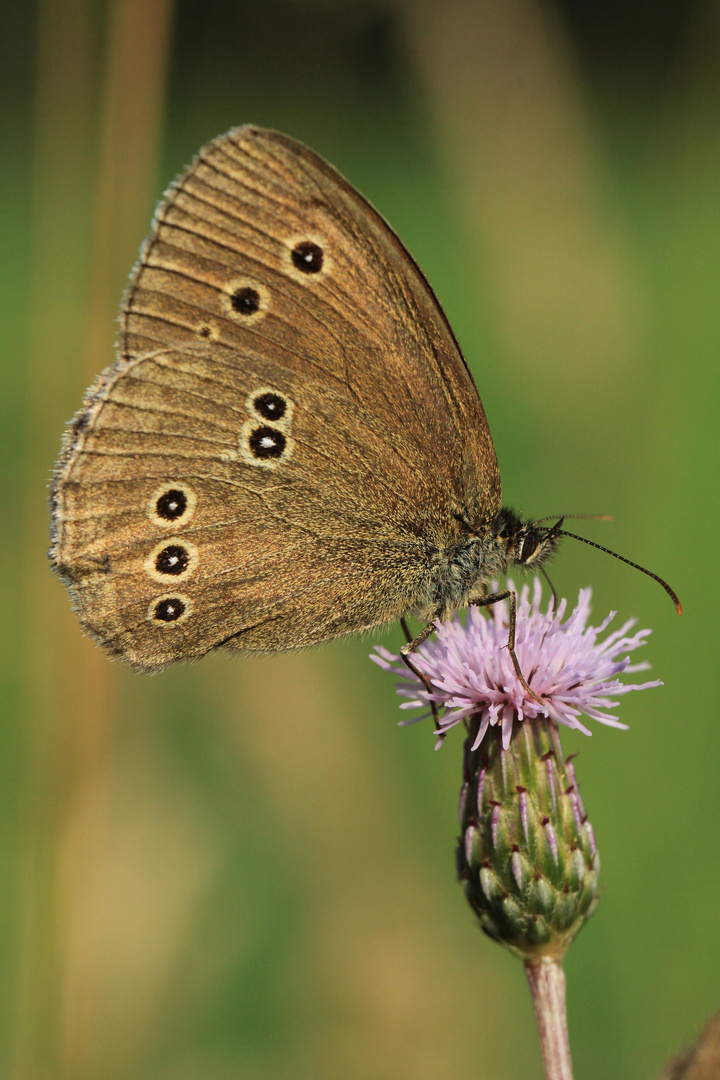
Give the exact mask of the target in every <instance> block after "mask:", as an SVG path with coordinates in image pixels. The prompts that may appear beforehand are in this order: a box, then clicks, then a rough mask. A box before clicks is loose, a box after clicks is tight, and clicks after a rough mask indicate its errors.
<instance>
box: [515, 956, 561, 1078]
mask: <svg viewBox="0 0 720 1080" xmlns="http://www.w3.org/2000/svg"><path fill="white" fill-rule="evenodd" d="M525 974H526V975H527V978H528V982H529V984H530V993H531V994H532V999H533V1005H534V1006H535V1019H536V1020H537V1028H538V1037H539V1039H540V1050H541V1052H542V1059H543V1067H544V1069H545V1080H572V1063H571V1061H570V1043H569V1040H568V1028H567V1013H566V1010H565V972H564V971H563V969H562V963H561V962H560V960H556V959H553V958H552V957H543V958H542V959H540V960H526V961H525Z"/></svg>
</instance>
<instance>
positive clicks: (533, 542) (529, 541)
mask: <svg viewBox="0 0 720 1080" xmlns="http://www.w3.org/2000/svg"><path fill="white" fill-rule="evenodd" d="M537 547H538V541H537V536H536V535H535V533H530V532H529V533H526V534H525V536H524V537H523V542H522V545H521V547H520V554H519V555H518V560H517V561H518V562H520V563H527V562H530V560H531V559H532V557H533V555H534V554H535V553H536V551H537Z"/></svg>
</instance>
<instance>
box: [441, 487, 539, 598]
mask: <svg viewBox="0 0 720 1080" xmlns="http://www.w3.org/2000/svg"><path fill="white" fill-rule="evenodd" d="M557 542H558V537H557V535H556V533H555V531H554V530H553V529H547V528H543V527H541V526H538V525H537V524H535V523H534V522H532V521H523V520H522V518H520V517H519V516H518V515H517V514H516V513H515V512H514V511H513V510H510V509H509V508H507V507H503V508H502V509H501V510H500V511H499V512H498V513H497V514H496V516H495V517H494V518H492V519H491V520H490V521H489V522H486V523H484V524H482V525H480V526H477V527H475V528H473V527H472V526H471V525H470V523H469V522H466V521H461V524H460V531H459V535H458V536H457V538H456V539H454V540H453V541H452V542H451V543H449V544H448V545H447V546H445V547H443V548H437V549H435V550H434V551H432V552H430V553H429V555H428V559H427V568H428V570H429V571H430V573H429V575H428V579H427V581H428V590H427V600H426V603H423V605H422V612H423V614H424V615H426V616H427V617H428V618H440V619H446V618H448V617H449V616H450V615H452V613H453V612H455V611H457V610H458V609H459V608H462V607H466V606H467V605H468V604H469V603H471V602H472V601H473V600H477V599H479V598H480V597H482V596H484V595H485V594H486V593H487V585H488V583H489V582H491V581H494V580H496V579H497V578H500V577H503V576H504V575H505V573H506V572H507V570H508V567H509V566H511V565H515V566H519V567H520V568H522V569H525V570H530V569H532V570H536V569H539V568H540V567H541V566H542V565H543V564H544V563H546V562H547V561H548V560H549V559H550V558H551V557H552V555H553V554H554V552H555V549H556V547H557Z"/></svg>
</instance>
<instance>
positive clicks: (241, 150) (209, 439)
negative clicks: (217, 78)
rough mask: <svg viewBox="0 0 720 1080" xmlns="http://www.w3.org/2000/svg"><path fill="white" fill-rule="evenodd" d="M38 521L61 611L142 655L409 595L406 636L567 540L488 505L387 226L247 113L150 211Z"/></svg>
mask: <svg viewBox="0 0 720 1080" xmlns="http://www.w3.org/2000/svg"><path fill="white" fill-rule="evenodd" d="M52 516H53V526H52V529H53V533H52V537H53V539H52V550H51V560H52V563H53V565H54V567H55V568H56V569H57V571H58V572H59V573H60V574H61V576H62V577H63V579H64V581H65V583H66V585H67V586H68V588H69V590H70V593H71V596H72V598H73V601H74V603H75V606H76V607H77V610H78V613H79V615H80V618H81V620H82V623H83V625H84V626H85V628H86V629H87V630H88V631H89V633H90V634H91V635H92V637H93V638H95V639H96V640H97V641H99V642H100V643H101V644H102V645H103V646H104V647H105V648H106V649H107V650H108V652H110V653H111V654H112V655H114V656H119V657H122V658H123V659H124V660H126V661H128V662H129V663H130V664H132V665H133V666H134V667H136V668H141V669H144V670H154V669H158V668H161V667H163V666H164V665H166V664H169V663H170V662H172V661H173V660H181V659H189V658H192V657H198V656H201V655H203V654H204V653H206V652H208V651H209V650H211V649H216V648H219V647H231V648H237V649H244V650H248V651H261V652H274V651H276V650H286V649H297V648H303V647H305V646H307V645H314V644H316V643H318V642H322V641H326V640H328V639H330V638H335V637H339V636H341V635H344V634H355V633H358V632H360V631H363V630H368V629H370V628H372V627H376V626H379V625H381V624H384V623H388V622H390V621H393V620H397V619H400V618H401V617H402V616H403V615H405V614H406V613H407V612H415V613H417V614H418V615H419V616H420V617H421V618H424V619H426V620H430V622H429V625H428V627H427V628H426V630H425V631H423V634H421V635H420V636H419V637H418V638H416V639H415V641H413V642H411V644H410V645H409V646H408V647H406V651H411V650H412V649H413V648H414V647H416V646H417V644H419V642H420V641H421V640H423V639H424V637H426V636H427V634H428V633H429V632H430V631H431V630H432V620H434V619H445V618H447V617H448V616H449V615H450V614H451V613H452V612H454V611H456V610H457V609H458V608H460V607H463V606H464V605H467V604H472V603H479V604H487V603H492V602H494V601H495V600H496V599H500V598H501V597H504V596H508V595H510V599H511V616H512V615H513V614H514V604H512V601H514V595H512V594H509V593H508V592H507V591H505V592H503V593H497V594H493V595H488V593H487V588H486V586H487V582H489V581H491V580H493V579H495V578H497V577H498V576H500V575H502V574H503V573H504V572H505V570H506V569H507V567H508V565H509V564H510V563H516V564H519V565H521V566H523V567H533V568H536V567H539V566H541V565H542V564H543V562H545V561H546V560H547V558H548V557H549V556H550V555H551V554H552V552H553V551H554V550H555V547H556V545H557V541H558V537H559V536H560V535H569V534H563V533H561V531H560V524H561V522H558V523H557V525H555V526H553V527H550V528H545V527H542V526H541V525H540V524H539V523H537V522H526V521H522V520H521V519H520V518H519V517H518V516H517V515H516V514H514V513H513V512H512V511H511V510H508V509H504V508H502V506H501V500H500V476H499V472H498V466H497V459H496V456H495V450H494V447H493V443H492V439H491V438H490V432H489V430H488V425H487V421H486V419H485V413H484V411H483V407H482V404H481V402H480V398H479V396H478V393H477V390H476V388H475V384H474V383H473V380H472V376H471V375H470V372H469V370H468V367H467V364H466V363H465V360H464V359H463V356H462V353H461V351H460V348H459V346H458V343H457V341H456V340H455V337H454V335H453V332H452V330H451V329H450V326H449V324H448V321H447V319H446V317H445V315H444V313H443V311H442V308H441V307H440V304H439V303H438V301H437V298H436V297H435V294H434V293H433V291H432V289H431V288H430V286H429V285H428V283H427V281H426V280H425V277H424V276H423V274H422V272H421V271H420V269H419V268H418V266H417V265H416V263H415V262H414V261H413V259H412V257H411V256H410V255H409V254H408V252H407V251H406V250H405V248H404V247H403V245H402V244H401V242H400V240H399V239H398V238H397V236H396V235H395V234H394V232H393V231H392V230H391V229H390V227H389V226H388V225H387V224H386V223H385V221H383V219H382V218H381V217H380V216H379V215H378V214H377V213H376V212H375V210H374V209H373V208H372V207H371V206H370V205H369V203H367V202H366V201H365V199H363V197H362V196H361V195H359V194H358V192H357V191H355V190H354V188H352V187H351V185H350V184H349V183H348V182H347V181H346V180H344V179H343V177H342V176H340V175H339V173H337V172H336V171H335V170H334V169H333V168H332V167H331V166H330V165H328V164H327V163H326V162H325V161H323V160H322V159H321V158H319V157H318V156H317V155H316V154H314V153H312V152H311V151H310V150H308V149H307V148H306V147H304V146H302V145H301V144H300V143H298V142H296V141H294V140H293V139H290V138H288V137H287V136H285V135H281V134H279V133H277V132H273V131H265V130H262V129H260V128H256V127H242V128H237V129H235V130H233V131H230V132H229V133H228V134H227V135H224V136H221V137H220V138H218V139H216V140H215V141H214V142H212V143H210V144H209V145H208V146H207V147H205V148H204V149H203V150H202V151H201V152H200V153H199V154H198V156H197V158H196V159H195V161H194V162H193V163H192V165H191V166H190V168H189V169H188V170H187V171H186V172H185V173H184V175H182V176H181V177H180V179H179V180H178V181H177V182H176V183H175V184H174V185H173V186H172V187H171V188H170V190H169V191H168V192H167V194H166V196H165V198H164V200H163V202H162V203H161V204H160V206H159V208H158V211H157V213H156V215H155V219H154V222H153V225H152V230H151V233H150V236H149V237H148V239H147V241H146V242H145V244H144V246H143V248H142V251H141V254H140V259H139V261H138V263H137V266H136V267H135V269H134V271H133V274H132V277H131V281H130V286H129V288H128V291H127V294H126V297H125V300H124V303H123V306H122V311H121V332H120V339H119V344H118V350H117V359H116V361H115V363H114V364H113V365H112V366H111V367H110V368H108V369H107V370H106V371H105V372H104V373H103V374H102V375H101V376H100V378H99V380H98V381H97V383H96V384H95V386H93V387H92V388H91V390H90V391H89V393H88V395H87V398H86V400H85V403H84V406H83V408H82V410H81V411H80V412H79V413H78V414H77V416H76V417H75V419H74V421H73V422H72V424H71V425H70V427H69V429H68V431H67V433H66V435H65V439H64V444H63V450H62V455H61V458H60V461H59V464H58V466H57V470H56V473H55V479H54V484H53V492H52ZM653 576H654V575H653ZM672 595H674V594H672ZM513 629H514V618H512V617H511V626H510V649H511V655H512V656H513V660H514V662H515V668H516V671H517V673H518V677H519V678H520V679H521V680H522V681H523V683H524V684H525V681H524V679H523V677H522V674H521V673H520V669H519V667H518V665H517V661H516V660H515V655H514V649H513V642H514V637H513ZM525 685H526V684H525Z"/></svg>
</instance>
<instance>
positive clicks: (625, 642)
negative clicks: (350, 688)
mask: <svg viewBox="0 0 720 1080" xmlns="http://www.w3.org/2000/svg"><path fill="white" fill-rule="evenodd" d="M508 588H510V589H512V588H513V583H512V582H511V581H508ZM541 596H542V586H541V584H540V581H539V580H538V579H537V578H536V579H535V583H534V586H533V595H532V602H531V601H530V599H529V597H530V587H529V585H524V586H523V589H522V592H521V593H520V600H519V604H518V610H517V619H516V631H515V653H516V655H517V658H518V661H519V664H520V669H521V671H522V673H523V675H524V676H525V678H526V679H527V681H528V684H529V685H530V688H531V689H532V690H533V692H534V693H535V694H537V696H538V697H539V698H541V699H542V704H540V703H539V702H537V701H535V699H534V698H532V697H531V696H530V695H529V694H528V693H527V691H526V690H525V688H524V687H523V685H522V683H521V682H520V681H519V679H518V678H517V675H516V673H515V669H514V667H513V664H512V659H511V657H510V653H509V651H508V648H507V643H508V606H507V603H506V602H500V603H497V604H494V605H493V607H492V613H491V615H490V616H489V617H486V616H485V615H484V614H481V612H480V610H479V609H478V608H477V607H471V608H470V610H469V615H468V619H467V621H466V623H463V622H462V621H461V620H460V618H459V617H458V616H457V615H456V616H455V617H454V618H453V619H451V620H449V621H448V622H444V623H439V624H438V625H437V630H436V638H435V640H433V641H430V640H428V641H427V642H425V643H424V644H423V645H421V646H420V648H419V649H418V650H417V651H416V652H415V653H413V663H414V665H415V666H416V667H417V668H418V670H419V671H422V673H423V674H424V675H426V676H427V677H428V679H429V680H430V683H431V685H432V692H428V690H427V689H426V688H425V686H424V685H423V684H422V682H421V681H420V680H419V679H417V678H416V677H415V676H414V675H413V674H412V673H411V672H410V671H409V670H408V668H407V667H405V665H404V664H403V663H402V660H401V657H400V656H398V655H397V654H395V653H391V652H389V651H388V650H387V649H384V648H382V646H379V645H377V646H375V650H376V652H375V655H373V656H371V659H372V660H374V661H375V663H377V664H379V665H380V667H382V668H384V669H385V670H386V671H391V672H393V673H394V674H396V675H400V676H401V681H400V682H398V683H397V684H396V689H397V692H398V694H399V695H400V697H404V698H407V699H408V700H407V701H406V702H404V703H403V704H402V705H401V706H400V707H401V708H402V709H418V708H425V709H427V707H428V706H429V705H430V703H431V702H434V703H435V705H436V706H437V707H438V708H443V709H444V712H443V714H442V717H441V719H440V721H439V723H438V729H437V734H439V735H440V736H441V739H442V737H443V736H444V735H445V734H446V733H447V731H448V730H449V729H450V728H451V727H453V726H454V725H455V724H457V723H459V721H461V720H464V719H466V718H468V717H470V716H477V717H479V724H478V731H477V736H476V738H475V741H474V743H473V748H475V747H477V746H479V745H480V743H481V741H482V739H483V736H484V735H485V732H486V731H487V729H488V727H490V726H494V725H501V729H502V742H503V746H504V747H505V748H506V749H507V747H508V745H509V743H510V736H511V734H512V728H513V722H514V720H515V719H516V718H517V719H518V720H520V721H522V720H523V719H525V718H528V719H531V718H533V717H536V716H539V715H543V716H546V717H548V718H550V719H551V720H554V721H556V722H557V723H559V724H565V725H566V726H567V727H571V728H577V729H578V730H579V731H582V732H584V734H586V735H590V734H592V732H590V731H589V730H588V728H587V727H585V725H584V724H583V723H582V722H581V721H580V716H581V715H585V716H587V717H589V718H590V719H592V720H597V721H599V722H600V723H601V724H608V725H609V726H611V727H617V728H626V727H627V725H626V724H621V723H620V721H619V720H618V718H617V716H614V715H613V714H612V713H609V712H608V711H607V710H609V709H613V708H615V707H616V706H617V704H618V702H617V701H615V700H613V698H616V697H619V696H620V695H621V694H627V693H628V692H629V691H630V690H645V689H647V688H649V687H651V686H661V685H662V683H660V682H659V681H658V680H657V679H656V680H654V681H653V682H647V683H642V684H639V685H638V684H630V683H622V682H620V680H619V679H618V676H619V675H621V674H622V673H631V672H636V671H643V670H645V669H646V668H647V667H648V666H649V665H648V664H631V662H630V658H629V657H628V656H624V657H623V658H622V659H618V657H619V656H621V655H622V654H624V653H628V652H631V651H632V650H634V649H637V648H639V646H640V645H643V644H644V643H645V639H646V638H647V636H648V634H649V633H650V631H649V630H638V631H636V632H635V633H634V634H630V633H629V632H630V630H631V629H632V627H633V626H634V625H635V622H636V621H637V620H635V619H629V620H628V621H627V622H626V623H624V624H623V625H622V626H621V627H620V628H619V629H618V630H615V631H613V633H611V634H608V635H607V637H605V638H604V640H602V641H600V640H599V638H600V635H601V634H603V633H604V631H605V630H606V629H607V627H608V626H609V624H610V622H611V621H612V619H613V618H614V617H615V614H616V612H614V611H612V612H610V614H609V615H608V616H607V618H606V619H605V620H604V621H603V622H602V623H601V625H600V626H597V627H595V626H589V625H588V619H589V616H590V596H591V590H590V589H581V590H580V595H579V598H578V603H577V606H576V607H575V609H574V611H573V612H572V614H571V615H570V616H569V618H568V619H567V620H566V621H565V622H563V618H564V615H565V611H566V609H567V602H566V601H565V600H562V601H561V602H560V604H559V606H558V609H557V611H554V609H553V602H552V600H551V601H550V602H549V604H548V607H547V610H546V611H545V612H542V611H541V610H540V600H541ZM427 715H428V714H427V712H425V713H423V717H424V716H427ZM423 717H416V718H414V719H418V720H419V719H422V718H423ZM405 722H406V723H412V722H413V721H405ZM438 745H439V744H438Z"/></svg>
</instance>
